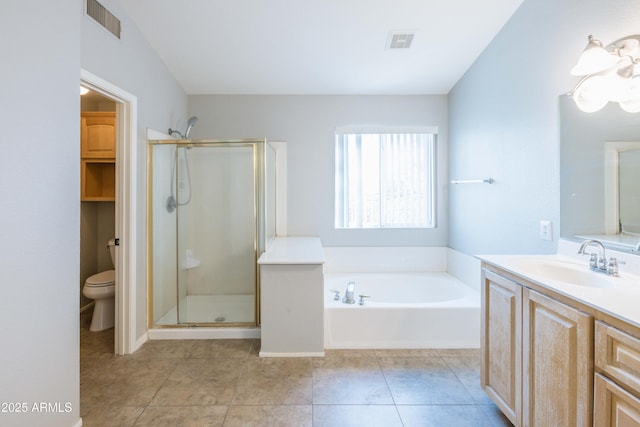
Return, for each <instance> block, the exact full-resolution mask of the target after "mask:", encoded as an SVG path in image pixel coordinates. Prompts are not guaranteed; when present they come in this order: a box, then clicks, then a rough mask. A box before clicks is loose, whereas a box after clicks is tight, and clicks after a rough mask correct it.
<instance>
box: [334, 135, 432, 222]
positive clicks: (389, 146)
mask: <svg viewBox="0 0 640 427" xmlns="http://www.w3.org/2000/svg"><path fill="white" fill-rule="evenodd" d="M435 143H436V133H413V132H401V131H400V132H393V133H390V132H381V133H373V132H371V133H364V132H363V133H357V132H353V131H345V132H337V133H336V188H335V202H336V209H335V226H336V228H432V227H435V224H436V221H435V209H434V207H435V201H434V197H435V196H434V193H435V191H434V189H435V182H434V181H435V173H434V172H435V148H436V147H435Z"/></svg>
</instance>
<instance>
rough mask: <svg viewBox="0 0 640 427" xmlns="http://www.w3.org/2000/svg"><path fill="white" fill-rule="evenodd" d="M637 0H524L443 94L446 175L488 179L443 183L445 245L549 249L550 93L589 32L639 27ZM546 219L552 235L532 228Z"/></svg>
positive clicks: (554, 123) (561, 86) (555, 161)
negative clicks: (446, 100) (465, 183)
mask: <svg viewBox="0 0 640 427" xmlns="http://www.w3.org/2000/svg"><path fill="white" fill-rule="evenodd" d="M638 28H640V13H638V5H637V1H636V0H617V1H615V2H606V4H605V3H603V2H602V1H599V0H586V1H585V0H563V1H560V2H559V1H557V0H525V1H524V3H523V4H522V6H521V7H520V9H518V11H516V13H515V14H514V15H513V17H512V18H511V20H510V21H509V22H508V23H507V24H506V25H505V26H504V28H503V29H502V31H501V32H500V33H499V34H498V35H497V36H496V37H495V39H494V40H493V42H492V43H491V44H490V46H489V47H488V48H487V49H486V50H485V51H484V52H483V54H482V55H481V56H480V57H479V58H478V60H477V61H476V62H475V64H474V65H473V66H472V67H471V68H470V70H469V71H468V72H467V73H466V74H465V76H464V77H463V78H462V79H461V80H460V81H459V82H458V84H457V85H456V86H455V88H454V89H453V90H452V91H451V93H450V94H449V117H450V122H449V133H450V135H449V170H450V176H451V177H457V178H485V177H492V178H494V179H495V180H496V182H495V184H493V185H480V186H457V187H451V188H450V196H449V197H450V203H449V212H450V233H449V244H450V246H451V247H452V248H454V249H457V250H460V251H462V252H466V253H550V252H554V251H555V248H556V245H557V238H558V236H559V218H560V204H559V197H560V196H559V190H560V181H559V179H560V174H559V127H558V119H559V113H558V96H559V95H560V94H562V93H565V92H568V91H569V90H571V89H572V88H573V86H574V85H575V83H576V82H577V78H576V77H573V76H571V75H570V74H569V70H570V69H571V67H572V66H573V64H574V63H575V61H576V60H577V58H578V56H579V55H580V53H581V51H582V49H583V48H584V46H585V45H586V41H587V36H588V35H589V34H593V35H594V36H596V38H598V39H601V40H602V41H603V42H604V43H605V44H607V43H610V42H612V41H614V40H617V39H619V38H621V37H623V36H625V35H628V34H636V33H638ZM541 219H550V220H552V221H553V225H554V230H553V232H554V241H553V242H547V241H543V240H540V239H539V237H538V227H539V225H538V222H539V220H541Z"/></svg>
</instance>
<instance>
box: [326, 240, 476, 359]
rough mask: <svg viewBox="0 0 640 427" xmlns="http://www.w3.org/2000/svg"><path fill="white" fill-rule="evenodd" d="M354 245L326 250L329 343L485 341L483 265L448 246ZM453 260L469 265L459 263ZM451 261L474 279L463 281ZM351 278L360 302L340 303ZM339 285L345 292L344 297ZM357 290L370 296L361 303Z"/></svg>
mask: <svg viewBox="0 0 640 427" xmlns="http://www.w3.org/2000/svg"><path fill="white" fill-rule="evenodd" d="M349 249H352V250H349ZM349 249H346V248H339V249H337V250H336V251H332V250H331V249H330V248H325V254H326V255H327V264H325V274H324V277H325V281H324V288H325V289H324V290H325V301H324V304H325V316H324V317H325V348H327V349H339V348H342V349H357V348H379V349H384V348H478V347H480V292H479V284H480V275H479V274H480V267H479V263H477V262H476V261H475V260H473V259H465V256H461V255H460V254H459V253H455V254H452V253H450V251H451V250H450V249H448V248H384V249H382V248H375V249H374V248H349ZM363 250H364V253H365V256H363ZM367 252H368V253H369V254H370V255H372V256H371V257H370V258H369V259H368V257H367V256H366V253H367ZM423 252H427V253H423ZM469 258H470V257H469ZM332 259H334V260H335V261H336V262H335V263H333V264H332ZM425 259H426V260H428V261H427V262H425V261H424V260H425ZM394 260H397V262H396V261H394ZM421 260H422V262H421ZM453 260H456V261H455V262H460V260H462V262H463V263H467V265H464V266H462V267H460V266H459V265H458V266H453V265H451V264H452V263H453ZM350 262H352V265H351V266H350V265H349V264H350ZM448 266H450V267H451V269H450V270H452V271H458V270H460V269H462V270H464V271H466V273H465V274H466V277H464V278H465V279H467V280H469V278H473V279H471V280H473V281H474V282H475V283H471V284H468V283H465V282H464V281H462V280H460V279H459V278H458V277H456V276H454V275H453V274H451V273H449V272H448V271H447V270H448V268H447V267H448ZM425 268H426V269H425ZM367 269H368V270H370V271H366V270H367ZM420 269H422V271H420ZM348 270H353V271H348ZM470 270H471V273H470V272H469V271H470ZM362 271H365V272H362ZM476 277H477V282H476V281H475V280H474V279H475V278H476ZM349 282H355V290H354V294H355V295H354V296H355V300H356V302H355V304H345V303H343V302H342V298H343V297H344V295H345V289H346V286H347V284H348V283H349ZM333 290H337V291H340V300H337V301H336V300H335V299H334V295H335V294H334V292H333ZM359 295H367V296H369V297H370V298H365V299H364V305H360V304H359V303H358V300H359V298H358V296H359Z"/></svg>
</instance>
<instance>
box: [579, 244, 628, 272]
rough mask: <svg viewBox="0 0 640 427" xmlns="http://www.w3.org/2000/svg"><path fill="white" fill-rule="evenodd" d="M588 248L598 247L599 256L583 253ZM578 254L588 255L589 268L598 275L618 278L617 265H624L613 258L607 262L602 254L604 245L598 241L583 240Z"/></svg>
mask: <svg viewBox="0 0 640 427" xmlns="http://www.w3.org/2000/svg"><path fill="white" fill-rule="evenodd" d="M589 246H598V248H599V249H600V255H598V254H597V253H588V252H585V250H586V249H587V247H589ZM578 253H579V254H582V255H587V254H588V255H590V256H591V257H590V258H589V268H590V269H591V270H593V271H597V272H599V273H606V274H608V275H610V276H618V263H620V264H624V263H623V262H622V261H617V260H616V259H615V258H613V257H611V258H609V261H608V262H607V258H606V256H605V253H604V245H603V244H602V242H600V241H598V240H593V239H589V240H585V241H584V242H582V244H581V245H580V248H579V249H578Z"/></svg>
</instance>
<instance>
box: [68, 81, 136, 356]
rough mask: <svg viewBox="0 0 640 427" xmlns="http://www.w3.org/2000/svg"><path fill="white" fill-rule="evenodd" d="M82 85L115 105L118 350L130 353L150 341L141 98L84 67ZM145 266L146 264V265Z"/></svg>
mask: <svg viewBox="0 0 640 427" xmlns="http://www.w3.org/2000/svg"><path fill="white" fill-rule="evenodd" d="M80 85H81V86H83V87H85V88H87V89H89V90H91V91H92V92H95V93H96V94H97V95H99V96H101V97H102V98H104V99H105V100H109V101H110V102H113V103H114V104H115V115H116V157H115V165H116V167H115V189H114V190H115V191H114V193H115V200H114V229H115V237H116V238H117V239H118V241H119V245H118V246H117V249H116V252H115V264H116V266H117V268H116V277H115V287H116V289H115V326H114V346H113V348H114V353H115V354H128V353H132V352H133V351H135V350H136V349H137V348H138V347H140V346H141V345H142V344H143V343H144V341H146V334H142V335H143V338H141V339H140V340H137V339H136V323H135V320H136V307H137V306H136V289H135V288H134V284H135V283H136V277H137V276H138V267H137V264H139V263H136V246H137V245H136V242H137V241H138V238H137V226H136V218H137V205H136V196H137V192H136V185H137V179H136V177H137V163H136V159H137V143H136V142H137V136H136V133H137V98H136V97H135V96H134V95H132V94H130V93H128V92H126V91H124V90H122V89H121V88H119V87H118V86H115V85H113V84H112V83H110V82H108V81H106V80H104V79H102V78H101V77H98V76H96V75H94V74H92V73H90V72H88V71H86V70H80ZM142 268H144V266H142Z"/></svg>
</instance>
